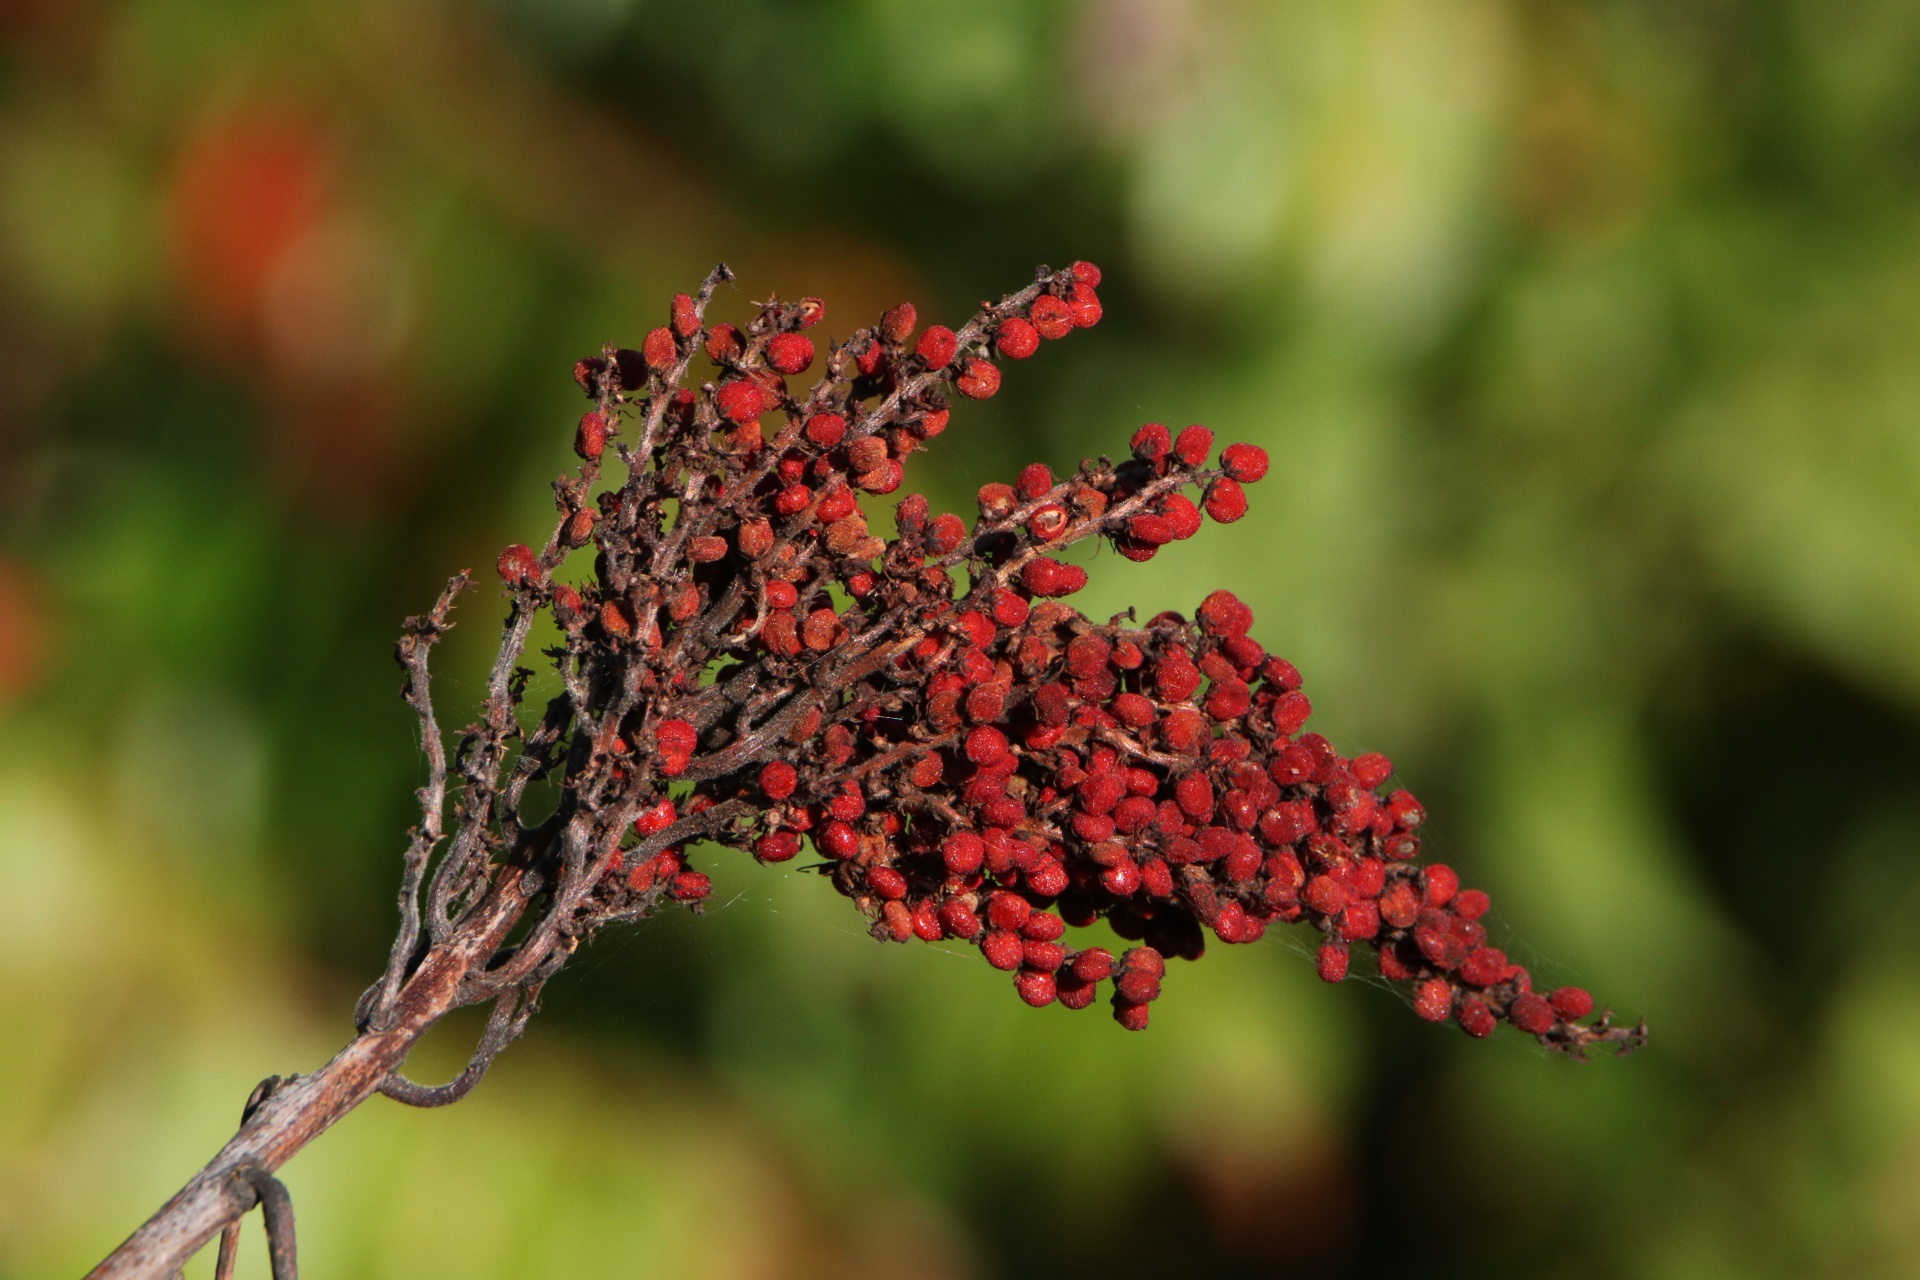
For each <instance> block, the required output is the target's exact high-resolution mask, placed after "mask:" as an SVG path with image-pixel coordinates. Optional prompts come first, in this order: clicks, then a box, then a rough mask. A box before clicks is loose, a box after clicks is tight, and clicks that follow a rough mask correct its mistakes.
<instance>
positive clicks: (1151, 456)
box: [1133, 422, 1173, 462]
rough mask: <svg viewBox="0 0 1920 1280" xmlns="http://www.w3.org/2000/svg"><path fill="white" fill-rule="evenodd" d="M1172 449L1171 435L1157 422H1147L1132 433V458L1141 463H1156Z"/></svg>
mask: <svg viewBox="0 0 1920 1280" xmlns="http://www.w3.org/2000/svg"><path fill="white" fill-rule="evenodd" d="M1172 448H1173V436H1172V434H1171V433H1170V432H1168V430H1167V429H1166V427H1164V426H1162V425H1161V424H1160V423H1158V422H1149V423H1148V424H1147V425H1146V426H1144V427H1141V428H1140V429H1139V430H1138V431H1136V432H1134V433H1133V456H1134V457H1136V458H1139V459H1140V460H1141V461H1143V462H1158V461H1160V459H1162V458H1164V457H1166V456H1167V453H1168V451H1169V450H1171V449H1172Z"/></svg>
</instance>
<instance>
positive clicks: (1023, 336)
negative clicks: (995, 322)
mask: <svg viewBox="0 0 1920 1280" xmlns="http://www.w3.org/2000/svg"><path fill="white" fill-rule="evenodd" d="M993 347H994V350H996V351H998V352H999V353H1000V354H1001V355H1003V356H1005V357H1006V358H1007V359H1009V360H1025V359H1026V358H1027V357H1028V356H1030V355H1032V354H1033V353H1034V352H1036V351H1038V350H1039V349H1040V331H1039V330H1038V329H1035V328H1034V327H1033V326H1032V325H1031V324H1029V323H1027V322H1026V321H1025V320H1022V319H1021V318H1020V317H1019V316H1014V317H1013V318H1012V319H1010V320H1004V321H1002V322H1001V324H1000V328H999V329H998V330H996V331H995V332H994V335H993Z"/></svg>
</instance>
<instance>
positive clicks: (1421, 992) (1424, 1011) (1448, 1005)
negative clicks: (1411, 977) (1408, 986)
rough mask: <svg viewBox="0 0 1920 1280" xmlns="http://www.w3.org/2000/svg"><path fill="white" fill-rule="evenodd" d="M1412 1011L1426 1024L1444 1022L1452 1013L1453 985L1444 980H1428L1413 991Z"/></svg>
mask: <svg viewBox="0 0 1920 1280" xmlns="http://www.w3.org/2000/svg"><path fill="white" fill-rule="evenodd" d="M1413 1011H1414V1012H1415V1013H1417V1014H1419V1015H1420V1016H1421V1017H1423V1018H1425V1019H1426V1020H1427V1021H1428V1022H1445V1021H1446V1020H1447V1015H1448V1014H1449V1013H1451V1012H1453V984H1452V983H1451V982H1448V981H1447V980H1446V979H1445V978H1428V979H1427V980H1426V981H1425V982H1422V983H1421V984H1420V985H1419V986H1417V987H1415V988H1414V989H1413Z"/></svg>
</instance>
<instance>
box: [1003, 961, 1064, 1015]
mask: <svg viewBox="0 0 1920 1280" xmlns="http://www.w3.org/2000/svg"><path fill="white" fill-rule="evenodd" d="M1013 985H1014V989H1015V990H1017V991H1018V992H1019V993H1020V998H1021V999H1022V1000H1024V1001H1025V1002H1026V1003H1028V1004H1030V1005H1032V1006H1033V1007H1034V1008H1036V1009H1041V1008H1045V1007H1046V1006H1047V1005H1050V1004H1052V1003H1053V1000H1054V996H1055V994H1056V993H1055V989H1054V983H1053V975H1052V974H1051V973H1041V972H1039V971H1038V970H1035V969H1023V970H1021V971H1020V974H1019V976H1017V977H1016V978H1014V980H1013Z"/></svg>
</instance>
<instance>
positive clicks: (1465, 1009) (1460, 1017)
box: [1453, 996, 1498, 1040]
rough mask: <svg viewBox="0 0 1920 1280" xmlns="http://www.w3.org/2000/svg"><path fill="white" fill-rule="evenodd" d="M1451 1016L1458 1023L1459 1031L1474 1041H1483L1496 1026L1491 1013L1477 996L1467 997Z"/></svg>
mask: <svg viewBox="0 0 1920 1280" xmlns="http://www.w3.org/2000/svg"><path fill="white" fill-rule="evenodd" d="M1453 1016H1454V1019H1455V1020H1456V1021H1458V1022H1459V1024H1460V1029H1461V1030H1462V1031H1464V1032H1466V1033H1467V1034H1468V1035H1470V1036H1472V1037H1473V1038H1474V1039H1476V1040H1484V1039H1486V1038H1487V1037H1488V1036H1490V1035H1492V1034H1493V1029H1494V1027H1495V1026H1497V1025H1498V1023H1497V1022H1496V1020H1495V1019H1494V1016H1493V1011H1492V1010H1490V1009H1488V1008H1487V1005H1486V1002H1485V1001H1483V1000H1482V999H1481V998H1480V997H1479V996H1468V997H1467V998H1466V999H1464V1000H1462V1001H1461V1002H1460V1004H1459V1007H1457V1008H1456V1009H1455V1010H1454V1011H1453Z"/></svg>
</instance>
